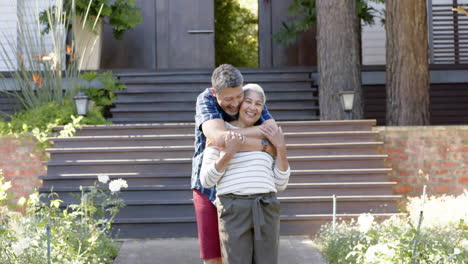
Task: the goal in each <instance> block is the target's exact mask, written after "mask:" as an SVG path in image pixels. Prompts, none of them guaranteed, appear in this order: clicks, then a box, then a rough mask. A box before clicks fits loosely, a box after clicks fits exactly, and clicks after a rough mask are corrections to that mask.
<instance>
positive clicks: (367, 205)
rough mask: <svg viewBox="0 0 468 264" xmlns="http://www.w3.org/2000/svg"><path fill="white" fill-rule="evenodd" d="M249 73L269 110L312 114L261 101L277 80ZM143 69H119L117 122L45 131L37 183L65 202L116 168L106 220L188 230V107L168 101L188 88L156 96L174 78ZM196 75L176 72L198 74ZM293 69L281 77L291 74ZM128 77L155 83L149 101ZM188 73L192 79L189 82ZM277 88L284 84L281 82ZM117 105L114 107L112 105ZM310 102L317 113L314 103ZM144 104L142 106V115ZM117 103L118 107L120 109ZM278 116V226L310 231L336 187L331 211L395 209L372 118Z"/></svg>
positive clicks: (166, 231)
mask: <svg viewBox="0 0 468 264" xmlns="http://www.w3.org/2000/svg"><path fill="white" fill-rule="evenodd" d="M252 74H253V75H252V76H250V75H248V74H245V75H246V79H248V78H254V77H255V78H259V79H261V78H264V80H270V86H268V85H267V83H268V82H265V83H262V85H263V86H264V87H265V90H267V98H268V99H267V100H268V105H269V106H270V110H271V112H272V113H273V115H274V116H275V118H276V119H277V120H278V119H282V118H278V116H282V117H283V118H284V119H293V120H294V119H295V120H301V119H306V117H307V116H309V117H310V118H309V119H312V118H315V117H316V116H315V115H314V116H312V117H311V113H309V115H307V114H306V113H304V112H303V111H301V110H300V109H298V108H297V106H294V107H292V108H287V107H286V106H287V105H293V104H295V102H296V100H297V102H299V101H300V100H299V98H297V99H290V98H292V97H288V98H289V99H284V100H283V101H282V99H281V96H278V97H277V100H276V102H277V104H276V106H278V105H280V104H283V105H284V107H283V108H281V107H276V106H275V104H270V102H271V101H273V102H275V100H273V99H272V98H275V97H274V96H273V95H272V94H275V92H276V90H278V91H279V90H281V89H283V88H280V87H281V85H280V84H278V83H276V82H273V81H271V80H272V79H274V78H277V77H272V76H268V75H266V74H264V73H261V74H260V73H258V72H256V73H252ZM262 74H263V75H262ZM276 74H278V75H279V76H282V75H281V74H280V73H276V72H275V73H273V74H272V75H274V76H276ZM288 74H289V73H288ZM294 74H296V73H294ZM301 74H302V73H301ZM161 75H162V76H165V77H164V78H167V79H168V80H165V81H164V82H169V81H170V80H169V79H170V78H169V77H167V76H169V75H170V74H166V75H167V76H166V75H164V74H161ZM189 75H190V74H189ZM152 76H153V75H149V76H146V77H145V76H140V75H135V76H133V75H132V76H125V77H123V79H124V80H125V82H126V83H127V81H128V83H127V85H129V88H130V89H129V91H126V92H124V93H122V94H120V95H119V99H118V100H117V101H116V103H117V107H116V108H115V109H114V111H113V113H114V117H113V121H114V122H119V123H124V124H116V125H109V126H85V127H84V128H83V129H81V130H80V131H78V132H77V135H76V136H74V137H71V138H53V139H51V140H52V141H53V143H54V147H53V148H51V149H48V150H47V151H48V152H49V153H50V154H51V160H50V162H48V163H47V166H48V174H47V175H46V176H43V177H42V180H43V187H42V188H41V192H43V193H48V192H50V189H51V188H52V187H54V189H53V190H54V192H57V193H59V195H60V197H61V198H62V199H63V200H64V201H65V203H71V202H73V201H74V198H73V196H72V195H70V193H78V192H79V188H80V186H89V185H93V183H94V182H95V181H96V180H97V175H98V174H106V175H109V176H110V178H111V179H115V178H123V179H125V180H127V182H128V185H129V188H128V189H125V190H124V191H123V192H122V193H121V196H122V197H123V198H124V199H125V203H126V207H125V208H123V209H122V210H121V212H120V213H119V215H118V216H117V218H116V221H115V225H114V228H115V229H118V230H120V233H119V236H120V237H122V238H143V237H181V236H196V223H195V216H194V210H193V206H192V191H191V189H190V175H191V157H192V155H193V152H194V124H193V123H192V122H193V115H194V111H193V110H191V111H187V112H184V113H183V114H181V115H177V113H178V111H177V105H179V106H180V105H181V104H182V105H183V104H187V105H188V104H189V103H190V107H194V102H195V98H192V97H189V96H187V97H186V96H185V95H186V94H184V93H180V98H179V101H177V102H167V101H164V100H160V98H166V99H167V98H170V96H169V97H168V96H167V95H166V94H165V93H163V92H157V91H159V90H161V89H162V90H171V91H168V93H171V95H172V96H175V97H177V96H178V95H179V92H176V91H177V89H179V88H177V89H175V88H174V89H173V88H168V87H167V86H161V87H159V84H160V82H161V78H162V77H161V76H158V77H157V78H153V77H152ZM197 76H198V75H196V74H193V76H190V78H188V77H187V76H183V77H184V78H187V79H194V80H198V79H197V78H199V77H197ZM249 76H250V77H249ZM285 76H290V75H287V74H286V75H284V76H283V77H284V78H285V79H287V78H286V77H285ZM202 77H203V78H204V75H201V77H200V78H202ZM205 77H206V76H205ZM145 78H148V82H145V81H144V80H145ZM180 78H182V77H180V76H179V77H177V78H176V79H177V81H173V83H174V84H175V86H174V87H180V89H182V88H181V87H183V86H182V84H180V86H179V82H180V81H181V80H180ZM278 78H279V77H278ZM288 78H289V77H288ZM294 78H297V76H296V77H294ZM301 78H302V77H301ZM130 79H131V80H130ZM292 79H293V78H292V77H291V78H290V79H289V81H291V82H292ZM153 81H154V82H153ZM303 81H304V82H305V80H302V81H300V82H301V83H302V82H303ZM309 81H310V80H309ZM137 82H140V83H141V86H142V87H140V88H141V89H143V90H144V91H146V92H145V93H147V92H148V90H154V91H152V92H150V94H153V95H154V96H153V95H151V96H150V95H147V97H146V98H148V101H151V103H149V104H145V103H141V101H140V103H135V102H131V101H132V100H131V99H130V98H129V97H128V96H134V94H138V93H133V92H131V91H132V89H133V88H135V89H137V88H138V87H139V86H137V84H136V83H137ZM148 83H151V84H148ZM187 83H188V81H187ZM187 83H184V85H187ZM194 83H195V84H194V85H193V86H194V87H195V86H196V85H198V84H197V83H196V82H194ZM259 83H260V82H259ZM279 83H281V82H279ZM133 85H136V86H133ZM138 85H140V84H138ZM301 85H304V84H301ZM309 85H310V83H309ZM205 86H206V85H205V83H204V84H203V86H201V85H200V86H197V87H198V88H197V89H198V90H197V92H190V94H191V95H190V96H196V94H197V93H198V92H200V91H201V90H203V89H204V88H205ZM143 87H144V88H143ZM157 87H159V88H157ZM273 87H276V88H273ZM190 89H192V88H190ZM275 89H276V90H275ZM284 89H289V86H288V87H287V88H284ZM301 89H302V88H301ZM304 89H305V88H304ZM307 89H310V91H309V92H310V93H311V94H312V96H309V97H308V98H309V99H308V100H311V99H310V98H312V97H316V94H314V93H315V92H314V88H313V87H309V88H307ZM143 90H142V91H143ZM174 90H175V91H174ZM145 93H143V94H145ZM156 93H158V95H157V96H156V95H155V94H156ZM192 93H193V94H192ZM284 93H287V92H284ZM138 96H140V95H138ZM159 96H161V97H159ZM303 97H304V98H305V96H303ZM137 98H139V99H138V100H140V99H143V98H145V96H141V97H136V98H134V99H135V100H137ZM156 100H160V102H161V104H164V105H165V106H168V108H169V109H172V111H171V112H161V111H159V110H158V109H162V107H161V108H158V107H159V104H155V101H156ZM124 101H127V102H124ZM304 101H307V100H305V99H304ZM172 103H173V104H172ZM313 103H314V102H311V104H313ZM171 104H172V105H171ZM304 104H305V103H304ZM153 106H154V107H153ZM171 107H172V108H171ZM296 108H297V109H296ZM119 109H120V110H122V111H120V112H119V111H118V110H119ZM124 109H126V110H125V111H123V110H124ZM131 109H134V110H135V111H134V110H131ZM187 109H188V107H187ZM116 110H117V111H116ZM127 110H128V111H127ZM141 110H144V111H141ZM307 111H308V110H306V112H307ZM311 111H312V110H311ZM313 111H314V113H315V114H316V110H313ZM143 112H147V113H151V114H148V115H146V116H141V115H140V114H141V113H143ZM182 112H183V111H182ZM123 113H125V115H121V114H123ZM281 113H283V115H282V114H281ZM132 120H134V121H133V124H132V123H131V122H132ZM163 120H165V121H164V122H161V121H163ZM157 121H159V122H157ZM175 121H177V122H175ZM185 121H190V123H188V122H185ZM141 122H151V123H141ZM137 123H141V124H137ZM280 125H281V126H282V127H283V130H284V132H285V133H286V142H287V147H288V159H289V161H290V166H291V169H292V174H291V179H290V183H289V185H288V188H287V189H286V190H285V191H284V192H281V193H279V197H280V201H281V203H282V213H281V233H282V235H305V234H315V233H316V232H317V231H318V230H319V228H320V225H321V224H323V223H325V222H328V221H330V220H331V219H332V207H333V206H332V195H336V196H337V214H338V217H340V218H343V219H347V218H351V217H356V216H357V215H358V214H360V213H364V212H371V213H373V214H374V215H375V216H376V217H388V216H390V215H393V214H395V213H396V212H397V202H398V200H399V199H400V198H401V196H398V195H393V192H392V188H393V186H394V185H395V183H394V182H389V181H388V178H389V176H388V173H389V172H390V171H391V169H387V168H384V159H385V158H386V157H387V156H386V155H384V154H382V153H381V149H382V144H383V143H382V142H380V141H379V140H378V133H377V132H374V131H372V126H374V125H375V120H353V121H291V120H288V121H280ZM57 129H60V128H57Z"/></svg>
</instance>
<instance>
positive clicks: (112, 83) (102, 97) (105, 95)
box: [81, 71, 126, 118]
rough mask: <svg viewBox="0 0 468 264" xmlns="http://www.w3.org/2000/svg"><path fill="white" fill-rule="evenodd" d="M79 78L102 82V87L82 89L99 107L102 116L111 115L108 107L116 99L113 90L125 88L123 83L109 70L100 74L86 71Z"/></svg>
mask: <svg viewBox="0 0 468 264" xmlns="http://www.w3.org/2000/svg"><path fill="white" fill-rule="evenodd" d="M81 78H82V79H83V80H85V81H88V82H92V81H94V80H95V79H97V80H98V81H99V82H100V83H101V84H102V87H94V86H90V87H88V88H87V89H84V90H83V91H84V93H85V94H86V95H87V96H88V97H89V99H90V100H92V101H93V102H94V103H95V105H96V106H97V107H99V108H100V109H101V111H102V114H103V115H104V117H106V118H109V117H112V115H111V112H110V108H111V107H113V106H114V104H113V101H114V100H115V99H117V96H116V95H115V93H114V92H115V91H118V90H124V89H126V86H125V84H123V83H122V82H121V81H120V80H119V79H117V77H116V76H115V75H114V73H112V72H111V71H107V72H104V73H100V74H99V73H97V72H88V73H85V74H83V75H81Z"/></svg>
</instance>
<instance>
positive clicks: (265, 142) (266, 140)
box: [262, 138, 270, 152]
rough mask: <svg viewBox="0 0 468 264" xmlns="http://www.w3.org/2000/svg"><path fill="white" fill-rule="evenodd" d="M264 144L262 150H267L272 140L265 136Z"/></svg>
mask: <svg viewBox="0 0 468 264" xmlns="http://www.w3.org/2000/svg"><path fill="white" fill-rule="evenodd" d="M262 145H263V149H262V151H263V152H266V149H267V147H268V145H270V141H268V139H265V138H264V139H262Z"/></svg>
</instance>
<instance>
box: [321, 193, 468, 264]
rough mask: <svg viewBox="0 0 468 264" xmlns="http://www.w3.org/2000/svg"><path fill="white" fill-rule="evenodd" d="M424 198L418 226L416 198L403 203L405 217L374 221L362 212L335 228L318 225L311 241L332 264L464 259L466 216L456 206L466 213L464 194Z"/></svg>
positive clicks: (454, 262) (467, 251)
mask: <svg viewBox="0 0 468 264" xmlns="http://www.w3.org/2000/svg"><path fill="white" fill-rule="evenodd" d="M429 201H430V204H428V205H427V206H425V207H424V212H425V214H427V215H428V216H429V218H428V221H426V220H424V221H426V224H424V225H422V226H421V228H420V229H419V228H418V223H419V221H421V219H420V218H419V213H420V210H421V199H416V201H413V202H412V203H413V204H412V205H411V206H409V207H408V208H409V209H410V211H409V213H408V216H402V217H396V216H393V217H391V218H390V219H388V220H385V221H384V222H382V223H377V222H375V221H374V219H373V217H372V215H368V214H367V215H361V216H360V217H359V219H358V221H357V222H355V221H351V222H342V223H340V224H338V225H337V226H336V227H335V228H333V226H332V225H330V224H328V225H324V226H322V228H321V231H320V233H319V235H318V236H317V239H316V242H317V245H318V246H319V248H320V250H321V251H322V253H323V255H324V256H325V258H326V259H327V261H328V262H329V263H336V264H337V263H356V264H387V263H388V264H393V263H408V264H410V263H411V264H413V263H421V264H422V263H427V264H429V263H431V264H432V263H434V264H436V263H440V264H442V263H444V264H462V263H466V259H467V258H468V225H467V222H466V220H467V219H466V217H467V215H466V214H463V213H460V212H459V211H458V210H461V211H462V212H463V211H466V210H464V209H463V208H464V207H466V206H465V205H466V203H467V202H468V192H465V193H464V194H462V195H460V196H458V197H451V198H449V197H443V198H441V197H432V198H430V199H429ZM434 205H436V206H434ZM445 208H452V209H453V208H458V209H457V210H455V211H454V210H446V209H445ZM441 209H442V211H440V210H441ZM424 221H423V222H424ZM416 242H417V243H416Z"/></svg>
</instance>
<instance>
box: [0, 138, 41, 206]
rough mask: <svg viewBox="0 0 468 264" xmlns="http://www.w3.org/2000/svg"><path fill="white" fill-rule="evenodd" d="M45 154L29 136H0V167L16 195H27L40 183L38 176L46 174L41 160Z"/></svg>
mask: <svg viewBox="0 0 468 264" xmlns="http://www.w3.org/2000/svg"><path fill="white" fill-rule="evenodd" d="M45 160H47V156H46V154H45V153H44V152H43V151H41V150H38V149H37V148H36V141H35V139H34V138H33V137H31V136H21V137H19V138H15V137H12V136H0V169H3V175H4V176H5V180H6V181H11V182H12V185H13V186H12V189H10V190H11V191H12V192H13V193H14V195H15V196H16V197H18V198H19V197H21V196H24V197H27V196H29V194H31V192H32V191H33V190H34V189H35V188H39V187H40V186H41V185H42V183H41V180H39V176H41V175H46V173H47V172H46V167H45V166H44V165H42V162H43V161H45Z"/></svg>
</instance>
